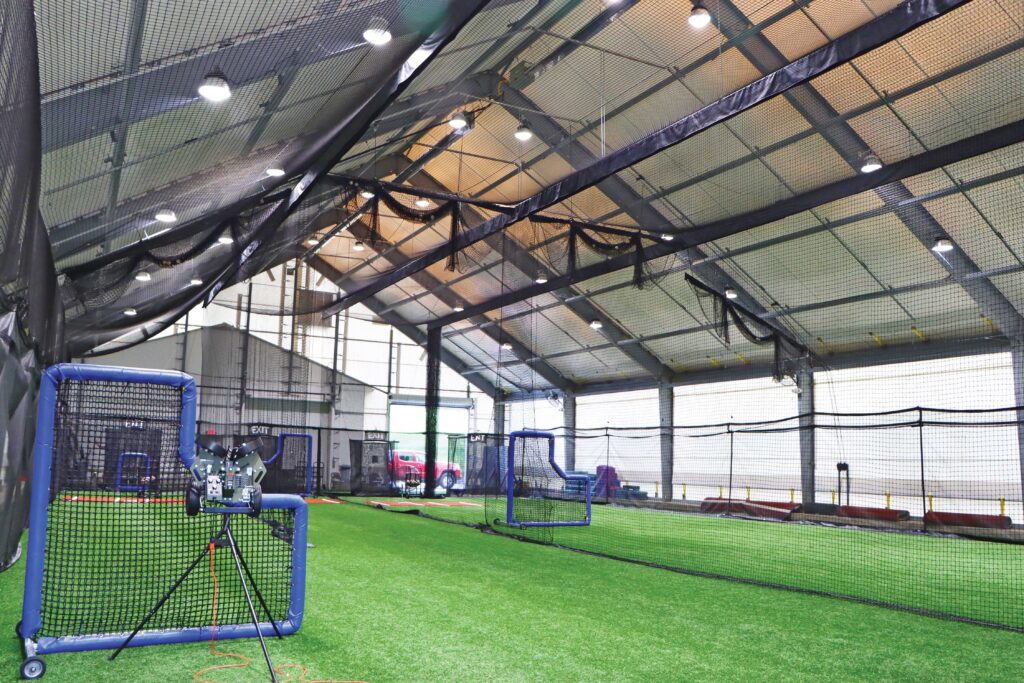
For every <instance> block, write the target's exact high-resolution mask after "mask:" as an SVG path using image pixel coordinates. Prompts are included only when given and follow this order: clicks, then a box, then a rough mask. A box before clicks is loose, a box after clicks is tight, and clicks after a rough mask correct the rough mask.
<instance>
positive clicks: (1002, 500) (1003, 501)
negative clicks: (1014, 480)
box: [999, 496, 1006, 517]
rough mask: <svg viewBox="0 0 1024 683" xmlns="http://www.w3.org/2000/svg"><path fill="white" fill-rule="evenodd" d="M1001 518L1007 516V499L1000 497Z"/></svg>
mask: <svg viewBox="0 0 1024 683" xmlns="http://www.w3.org/2000/svg"><path fill="white" fill-rule="evenodd" d="M999 516H1000V517H1005V516H1006V498H1004V497H1003V496H999Z"/></svg>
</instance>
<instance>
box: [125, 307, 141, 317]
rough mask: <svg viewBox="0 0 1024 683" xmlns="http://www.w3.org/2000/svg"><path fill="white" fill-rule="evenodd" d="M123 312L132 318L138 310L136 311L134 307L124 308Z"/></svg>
mask: <svg viewBox="0 0 1024 683" xmlns="http://www.w3.org/2000/svg"><path fill="white" fill-rule="evenodd" d="M124 314H125V315H126V316H128V317H129V318H134V317H135V316H137V315H138V314H139V312H138V311H136V310H135V309H134V308H126V309H124Z"/></svg>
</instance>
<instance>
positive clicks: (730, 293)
mask: <svg viewBox="0 0 1024 683" xmlns="http://www.w3.org/2000/svg"><path fill="white" fill-rule="evenodd" d="M739 297H740V295H739V294H737V293H736V290H735V289H733V288H732V287H726V288H725V298H726V299H738V298H739Z"/></svg>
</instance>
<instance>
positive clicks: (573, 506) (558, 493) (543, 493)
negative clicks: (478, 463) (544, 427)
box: [505, 432, 591, 527]
mask: <svg viewBox="0 0 1024 683" xmlns="http://www.w3.org/2000/svg"><path fill="white" fill-rule="evenodd" d="M554 454H555V437H554V435H553V434H548V433H544V432H513V433H512V435H511V437H510V439H509V449H508V471H507V473H506V483H505V487H506V488H505V495H506V497H507V500H508V508H507V511H506V517H505V521H506V522H507V523H508V524H509V525H511V526H518V527H531V526H570V525H572V526H586V525H588V524H590V496H591V492H590V478H589V477H587V476H575V475H569V476H567V475H566V474H565V472H563V471H562V468H560V467H559V466H558V465H557V464H556V463H555V458H554Z"/></svg>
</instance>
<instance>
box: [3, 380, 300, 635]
mask: <svg viewBox="0 0 1024 683" xmlns="http://www.w3.org/2000/svg"><path fill="white" fill-rule="evenodd" d="M190 383H191V378H188V377H187V376H186V375H183V374H180V373H173V372H149V371H128V370H122V369H119V368H104V367H101V366H74V365H62V366H54V367H52V368H50V369H49V370H48V371H47V373H46V376H45V377H44V381H43V385H44V386H43V394H42V395H41V398H40V412H39V432H38V436H37V443H36V454H35V457H36V461H37V462H36V465H35V467H36V471H35V479H34V481H35V483H36V485H37V486H39V489H38V491H33V500H32V511H31V532H30V541H29V542H30V550H29V571H28V577H27V579H26V593H25V608H24V613H23V619H22V621H23V626H22V628H21V635H22V636H23V637H24V638H27V639H31V640H32V641H33V642H34V647H35V648H36V651H38V652H54V651H60V650H67V649H87V648H91V647H98V648H106V647H116V646H117V645H119V644H120V642H121V641H123V640H124V638H125V637H126V636H127V634H129V633H131V632H132V631H133V630H134V629H135V627H136V626H138V625H139V624H140V622H142V620H143V618H144V617H145V616H146V615H147V613H148V612H149V611H150V610H151V609H152V608H154V606H156V605H157V603H158V601H159V600H160V599H161V597H162V596H163V595H164V594H165V593H166V592H167V591H169V590H170V589H171V588H172V586H174V584H175V582H176V581H177V580H178V579H179V577H181V576H182V575H183V574H185V572H186V570H187V569H188V568H189V566H190V565H191V564H192V563H193V562H194V561H195V559H196V558H197V557H198V556H199V554H200V553H201V552H202V551H203V550H204V548H206V547H207V545H208V544H209V542H210V539H211V537H212V536H214V535H215V534H216V533H217V532H218V530H219V529H220V527H221V524H222V521H223V520H222V517H223V516H222V515H205V514H204V515H199V516H197V517H188V516H186V514H185V505H184V492H185V489H186V487H187V485H188V483H189V479H190V477H191V475H190V474H189V472H188V470H187V469H186V468H185V466H184V465H183V462H182V459H181V457H179V456H180V454H181V453H189V454H191V455H194V433H195V424H194V421H195V412H194V401H195V388H194V385H191V384H190ZM48 387H49V391H47V389H48ZM50 437H52V440H51V439H50ZM189 459H191V458H189ZM289 499H292V500H298V499H295V498H294V497H292V496H264V506H263V507H264V510H263V513H262V514H261V515H260V517H258V518H252V517H249V516H247V515H233V516H232V517H233V519H234V522H235V523H234V524H233V533H234V535H235V538H236V540H237V542H238V545H239V547H240V550H241V553H242V557H243V560H244V563H245V564H246V565H247V567H248V571H249V573H250V574H251V577H252V580H253V583H254V584H255V586H256V587H257V588H258V589H259V591H260V594H261V595H262V598H263V600H264V602H265V604H266V608H264V609H263V610H262V611H261V613H260V620H261V622H265V625H266V632H269V633H273V629H272V627H271V626H270V624H269V619H272V620H273V621H274V622H277V623H278V625H279V626H280V627H281V628H282V630H285V629H286V628H288V630H293V629H292V628H291V627H292V626H294V627H296V628H297V619H296V617H298V618H301V609H302V605H301V597H299V596H298V594H297V593H296V592H295V590H294V589H295V587H296V579H295V575H296V569H297V566H298V568H299V569H301V566H302V565H303V564H304V561H303V559H302V558H304V548H305V543H304V542H303V543H302V547H301V548H300V547H299V546H298V545H297V542H296V531H297V529H298V530H299V531H301V532H302V533H301V534H300V535H302V536H303V538H304V518H305V517H304V510H302V509H300V506H301V500H299V501H298V502H299V505H298V506H297V505H295V504H294V503H292V502H289ZM283 506H284V507H283ZM299 512H301V513H302V515H301V516H302V519H301V520H299V519H297V516H298V514H299ZM299 527H301V528H299ZM41 529H45V531H44V532H42V533H40V530H41ZM297 551H299V552H297ZM216 562H217V564H218V565H223V570H222V571H221V570H219V571H218V574H219V577H220V587H219V597H218V602H217V624H218V628H217V633H218V637H232V635H235V636H241V635H255V629H254V628H253V627H252V626H251V617H250V615H249V612H248V608H247V605H246V602H245V598H244V595H243V592H242V586H241V584H240V583H239V582H238V578H237V576H236V575H235V572H234V566H233V564H232V559H231V557H230V555H229V554H228V553H217V554H216ZM212 595H213V577H212V575H211V572H210V569H209V565H208V563H204V564H203V565H202V566H198V567H197V568H196V569H195V570H194V571H192V572H191V573H190V574H189V575H188V577H187V578H186V579H185V580H184V582H183V583H182V584H181V585H180V586H179V587H178V588H177V590H176V591H175V592H174V593H173V595H171V597H170V598H169V599H168V600H167V602H166V603H164V604H163V605H162V606H160V608H159V610H158V611H157V612H156V614H155V615H154V616H153V618H152V619H151V620H150V621H149V622H148V624H147V625H146V630H145V631H144V632H143V633H142V634H141V635H140V636H138V637H137V638H136V639H135V641H133V644H147V643H153V642H177V641H183V640H196V639H201V638H208V637H209V628H208V627H209V626H210V624H211V623H212V622H211V597H212ZM297 597H299V600H296V598H297ZM257 607H258V609H260V606H259V604H257ZM268 610H269V619H268V615H267V613H266V612H267V611H268ZM242 625H249V626H248V628H251V629H252V633H245V632H244V630H243V628H244V627H243V626H242ZM263 625H264V624H261V630H262V627H263ZM236 629H237V631H236ZM147 635H148V636H149V637H147Z"/></svg>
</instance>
